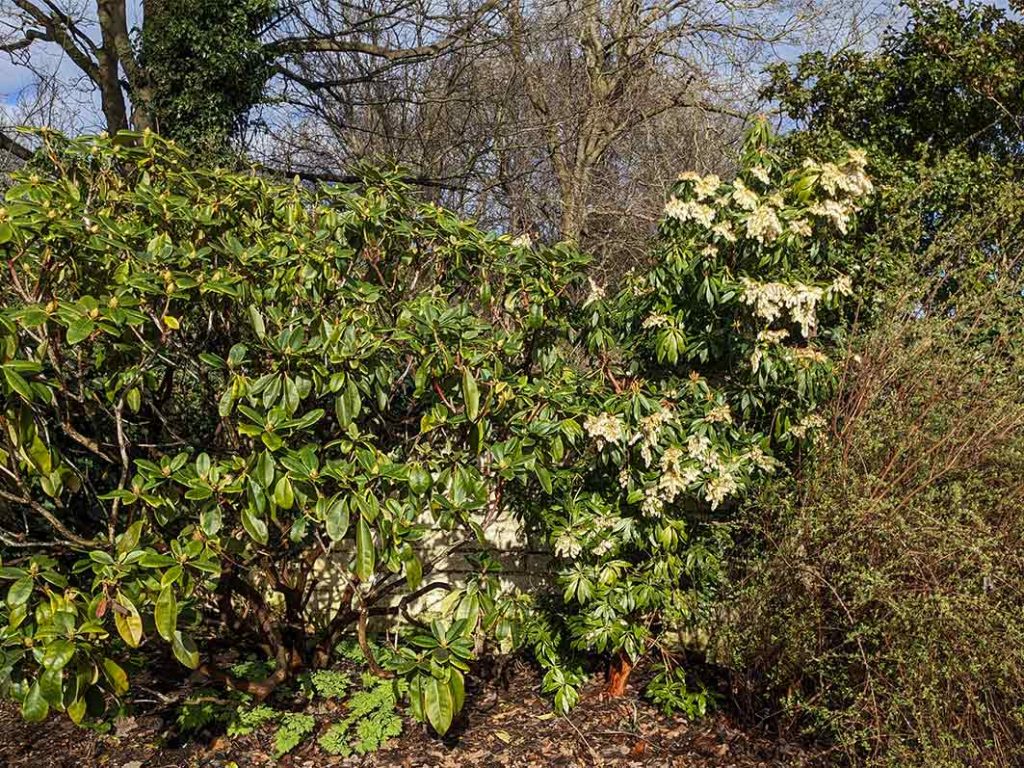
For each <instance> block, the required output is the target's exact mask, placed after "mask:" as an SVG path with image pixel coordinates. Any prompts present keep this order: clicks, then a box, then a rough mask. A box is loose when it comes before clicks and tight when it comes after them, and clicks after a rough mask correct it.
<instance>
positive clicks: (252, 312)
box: [249, 305, 267, 341]
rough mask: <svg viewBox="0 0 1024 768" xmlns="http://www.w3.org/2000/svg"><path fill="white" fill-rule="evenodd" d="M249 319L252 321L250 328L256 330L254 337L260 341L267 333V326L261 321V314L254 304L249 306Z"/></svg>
mask: <svg viewBox="0 0 1024 768" xmlns="http://www.w3.org/2000/svg"><path fill="white" fill-rule="evenodd" d="M249 319H250V320H251V321H252V329H253V330H254V331H256V338H258V339H259V340H260V341H262V340H263V337H264V336H266V335H267V326H266V325H265V324H264V322H263V315H261V314H260V311H259V310H258V309H256V307H255V306H252V305H250V306H249Z"/></svg>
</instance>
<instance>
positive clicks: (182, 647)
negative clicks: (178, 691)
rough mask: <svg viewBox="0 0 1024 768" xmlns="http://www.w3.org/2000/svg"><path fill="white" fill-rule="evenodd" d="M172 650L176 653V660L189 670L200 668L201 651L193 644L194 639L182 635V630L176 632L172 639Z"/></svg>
mask: <svg viewBox="0 0 1024 768" xmlns="http://www.w3.org/2000/svg"><path fill="white" fill-rule="evenodd" d="M171 650H173V651H174V656H175V658H177V660H178V661H180V662H181V663H182V664H184V665H185V666H186V667H188V668H189V669H195V668H196V667H198V666H199V649H198V648H196V644H195V643H194V642H192V638H191V637H188V636H186V635H183V634H181V631H180V630H179V631H177V632H175V633H174V637H173V638H172V639H171Z"/></svg>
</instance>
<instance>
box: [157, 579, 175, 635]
mask: <svg viewBox="0 0 1024 768" xmlns="http://www.w3.org/2000/svg"><path fill="white" fill-rule="evenodd" d="M153 619H154V622H155V623H156V631H157V632H159V633H160V637H162V638H163V639H164V640H167V641H168V642H170V641H171V639H172V638H173V637H174V633H175V631H176V630H177V625H178V601H177V600H176V599H175V597H174V590H173V589H172V587H171V586H170V585H167V586H166V587H164V588H163V589H161V590H160V596H159V597H157V600H156V605H155V606H154V609H153Z"/></svg>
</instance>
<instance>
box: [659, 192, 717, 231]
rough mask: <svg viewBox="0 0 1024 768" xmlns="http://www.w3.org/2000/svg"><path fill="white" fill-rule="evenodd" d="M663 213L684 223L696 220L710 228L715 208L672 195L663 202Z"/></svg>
mask: <svg viewBox="0 0 1024 768" xmlns="http://www.w3.org/2000/svg"><path fill="white" fill-rule="evenodd" d="M665 215H666V216H668V217H669V218H670V219H677V220H679V221H682V222H684V223H685V222H687V221H696V222H697V223H699V224H702V225H704V226H705V227H708V228H710V227H711V223H712V222H713V221H714V219H715V209H714V208H712V207H711V206H710V205H704V203H698V202H697V201H696V200H680V199H679V198H678V197H673V198H670V199H669V201H668V202H667V203H665Z"/></svg>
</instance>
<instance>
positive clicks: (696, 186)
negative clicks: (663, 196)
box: [679, 171, 722, 200]
mask: <svg viewBox="0 0 1024 768" xmlns="http://www.w3.org/2000/svg"><path fill="white" fill-rule="evenodd" d="M679 181H689V182H693V194H694V196H696V198H697V199H698V200H705V199H707V198H709V197H714V196H715V193H716V192H718V189H719V187H721V186H722V180H721V179H720V178H719V177H718V176H717V175H716V174H714V173H711V174H708V175H707V176H701V175H700V174H699V173H694V172H693V171H684V172H683V173H681V174H679Z"/></svg>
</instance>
